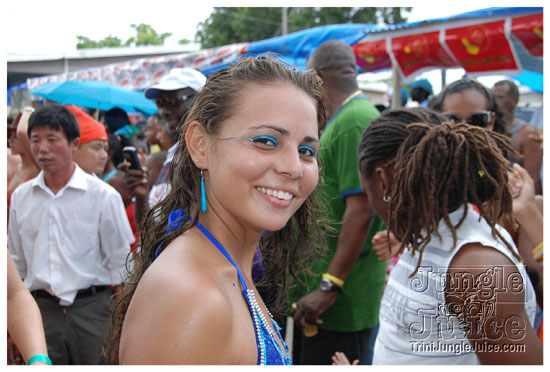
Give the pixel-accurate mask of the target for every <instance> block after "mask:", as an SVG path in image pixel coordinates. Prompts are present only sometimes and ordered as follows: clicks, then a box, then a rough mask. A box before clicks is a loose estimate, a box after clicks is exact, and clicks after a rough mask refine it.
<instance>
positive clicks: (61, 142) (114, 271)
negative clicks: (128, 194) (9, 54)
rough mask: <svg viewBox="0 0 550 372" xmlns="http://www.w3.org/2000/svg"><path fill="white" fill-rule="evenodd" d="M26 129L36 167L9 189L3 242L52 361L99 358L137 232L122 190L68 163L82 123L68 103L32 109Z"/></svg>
mask: <svg viewBox="0 0 550 372" xmlns="http://www.w3.org/2000/svg"><path fill="white" fill-rule="evenodd" d="M28 134H29V138H30V140H31V150H32V153H33V156H34V157H35V159H36V161H37V163H38V165H39V167H40V168H41V172H40V173H39V174H38V176H37V177H36V178H34V179H32V180H30V181H28V182H26V183H24V184H23V185H21V186H20V187H18V188H17V189H16V190H15V192H14V193H13V194H12V200H11V201H12V202H11V207H10V219H9V226H8V249H9V251H10V253H11V255H12V257H13V259H14V262H15V264H16V267H17V270H18V272H19V275H20V276H21V278H23V279H24V283H25V285H26V286H27V288H28V289H29V290H30V291H31V293H32V294H33V296H34V297H35V299H36V302H37V304H38V306H39V308H40V311H41V313H42V318H43V322H44V329H45V333H46V342H47V345H48V354H49V356H50V358H51V360H52V362H53V363H54V364H97V363H98V362H99V360H100V354H101V348H102V345H103V341H104V337H105V329H106V326H107V322H108V316H109V300H110V298H111V296H112V294H113V289H112V288H113V286H116V285H119V284H121V283H122V281H123V279H124V277H125V276H126V275H125V274H124V273H125V266H124V264H125V261H126V257H127V255H128V253H129V252H130V244H131V243H132V242H133V241H134V236H133V234H132V230H131V228H130V225H129V223H128V219H127V218H126V214H125V210H124V205H123V203H122V199H121V197H120V194H119V193H118V192H117V191H116V190H115V189H114V188H113V187H111V186H110V185H108V184H107V183H105V182H103V181H102V180H100V179H98V178H97V177H94V176H92V175H89V174H87V173H85V172H84V171H83V170H82V169H80V168H79V167H78V165H77V164H75V163H74V162H73V159H74V154H75V152H76V150H77V148H78V146H79V143H80V142H79V141H80V138H79V137H80V130H79V127H78V123H77V121H76V118H75V116H74V115H73V114H72V113H71V112H70V111H69V110H67V109H66V108H65V107H63V106H62V105H58V104H52V105H47V106H44V107H42V108H40V109H38V110H36V111H35V112H34V113H33V114H32V115H31V117H30V118H29V127H28Z"/></svg>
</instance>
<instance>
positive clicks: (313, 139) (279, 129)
mask: <svg viewBox="0 0 550 372" xmlns="http://www.w3.org/2000/svg"><path fill="white" fill-rule="evenodd" d="M248 129H272V130H274V131H277V132H279V133H281V134H282V135H284V136H287V135H289V132H288V130H286V129H284V128H281V127H278V126H276V125H270V124H264V125H258V126H253V127H250V128H248ZM304 142H319V139H318V138H315V137H312V136H306V137H304Z"/></svg>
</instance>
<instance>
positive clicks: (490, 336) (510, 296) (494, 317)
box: [445, 243, 542, 364]
mask: <svg viewBox="0 0 550 372" xmlns="http://www.w3.org/2000/svg"><path fill="white" fill-rule="evenodd" d="M473 262H475V263H476V264H475V265H473V264H472V263H473ZM448 273H449V275H450V278H453V280H447V286H446V288H445V295H446V301H447V305H448V306H449V305H450V308H451V309H453V311H454V312H455V313H456V315H457V316H458V317H459V319H460V320H461V321H462V322H464V324H465V327H464V330H465V332H466V336H467V337H468V339H469V340H470V342H471V344H472V345H473V347H474V348H475V350H476V354H477V356H478V358H479V360H480V361H481V363H482V364H542V344H541V342H540V341H539V339H538V338H537V335H536V333H535V331H534V329H533V327H532V326H531V324H530V321H529V318H528V316H527V314H526V311H525V305H524V299H525V288H526V287H525V283H524V282H523V278H522V276H521V275H520V273H519V271H518V270H517V267H516V266H515V265H514V264H513V263H512V262H511V261H510V260H509V259H508V258H507V257H506V256H505V255H504V254H502V253H500V252H498V251H497V250H496V249H494V248H491V247H486V246H483V245H481V244H479V243H473V244H468V245H466V246H464V247H462V248H461V250H460V251H459V252H458V253H457V254H456V256H455V257H454V258H453V260H452V261H451V264H450V265H449V271H448ZM494 273H497V274H494ZM498 273H501V274H502V278H503V280H502V281H499V282H498V283H500V284H497V281H496V280H495V281H492V282H491V283H489V282H487V281H486V280H485V281H483V284H480V280H474V281H471V280H468V279H469V278H471V277H474V278H480V276H483V277H485V278H487V277H488V276H493V275H499V274H498ZM493 279H494V278H493ZM459 283H460V284H459ZM463 283H473V284H472V287H469V286H468V285H463ZM497 286H502V287H503V288H497ZM467 309H468V310H467ZM472 309H476V311H475V312H474V311H473V310H472ZM497 350H498V351H497ZM512 350H515V351H514V352H512Z"/></svg>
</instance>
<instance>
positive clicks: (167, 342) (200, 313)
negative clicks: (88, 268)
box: [120, 239, 232, 364]
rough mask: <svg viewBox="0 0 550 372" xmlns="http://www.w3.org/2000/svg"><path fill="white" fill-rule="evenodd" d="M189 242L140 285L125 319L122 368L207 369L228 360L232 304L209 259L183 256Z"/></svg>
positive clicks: (169, 252) (180, 243) (162, 259)
mask: <svg viewBox="0 0 550 372" xmlns="http://www.w3.org/2000/svg"><path fill="white" fill-rule="evenodd" d="M187 243H189V242H188V241H186V240H185V239H177V240H175V241H174V242H173V243H172V244H171V246H169V247H167V249H166V251H165V252H163V253H162V254H161V255H160V256H159V257H158V258H157V260H156V261H155V262H154V263H153V264H152V265H151V266H150V267H149V268H148V269H147V271H146V272H145V274H144V275H143V277H142V279H141V280H140V283H139V284H138V287H137V289H136V292H135V294H134V297H133V298H132V301H131V303H130V306H129V308H128V312H127V314H126V317H125V322H124V326H123V333H122V338H121V346H120V350H121V354H120V360H121V363H125V364H201V363H211V362H212V358H215V357H216V356H217V355H213V354H216V353H218V354H221V355H223V352H222V353H220V352H219V350H222V348H223V346H224V342H225V343H227V342H228V339H229V337H230V335H231V324H232V323H231V306H230V302H229V299H228V298H227V294H226V293H225V292H224V290H223V288H221V287H220V286H219V284H218V283H219V281H218V280H217V278H216V273H215V272H213V270H211V269H209V267H208V262H207V260H204V259H203V258H202V257H195V255H194V254H193V253H192V252H191V253H190V252H182V250H184V248H185V246H186V244H187ZM169 248H170V249H169ZM178 249H179V250H178ZM190 251H192V249H191V250H190ZM205 344H207V345H210V347H208V348H204V345H205ZM184 345H185V347H184ZM214 350H218V351H214Z"/></svg>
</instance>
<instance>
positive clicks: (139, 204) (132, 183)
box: [117, 160, 150, 231]
mask: <svg viewBox="0 0 550 372" xmlns="http://www.w3.org/2000/svg"><path fill="white" fill-rule="evenodd" d="M142 164H145V163H142ZM117 169H118V170H119V171H121V172H124V174H125V175H126V185H127V186H128V189H129V190H131V192H132V194H133V196H134V197H135V200H136V207H135V211H134V220H135V222H136V227H137V228H138V230H139V231H141V223H142V222H143V217H144V216H145V214H147V212H148V211H149V208H150V207H149V192H150V190H149V189H148V187H147V172H148V169H147V167H146V166H142V169H143V170H142V171H140V170H137V169H130V163H128V162H127V161H126V160H124V161H123V162H122V163H120V164H119V165H118V167H117Z"/></svg>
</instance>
